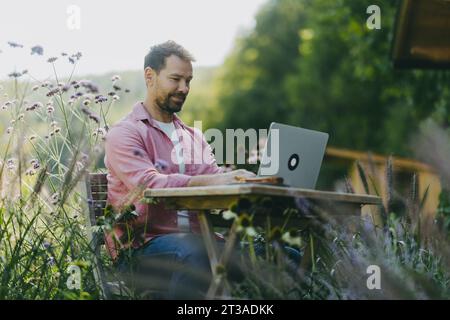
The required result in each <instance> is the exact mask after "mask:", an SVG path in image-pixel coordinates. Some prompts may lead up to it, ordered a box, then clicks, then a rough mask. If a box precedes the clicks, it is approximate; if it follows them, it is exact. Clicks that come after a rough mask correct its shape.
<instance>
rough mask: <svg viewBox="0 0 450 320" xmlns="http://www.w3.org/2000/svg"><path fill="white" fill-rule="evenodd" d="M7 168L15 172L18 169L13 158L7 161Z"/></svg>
mask: <svg viewBox="0 0 450 320" xmlns="http://www.w3.org/2000/svg"><path fill="white" fill-rule="evenodd" d="M6 168H7V169H8V170H14V169H15V168H16V160H15V159H13V158H10V159H8V160H6Z"/></svg>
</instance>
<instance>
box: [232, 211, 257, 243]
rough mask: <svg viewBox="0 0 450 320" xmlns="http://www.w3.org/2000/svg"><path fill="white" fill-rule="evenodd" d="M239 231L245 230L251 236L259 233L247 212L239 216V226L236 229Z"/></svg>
mask: <svg viewBox="0 0 450 320" xmlns="http://www.w3.org/2000/svg"><path fill="white" fill-rule="evenodd" d="M236 230H237V231H238V232H244V233H245V234H246V235H248V236H250V237H254V236H256V235H257V233H256V230H255V228H253V226H252V221H251V219H250V217H249V216H248V215H247V214H245V213H244V214H242V215H240V216H239V218H238V227H237V229H236Z"/></svg>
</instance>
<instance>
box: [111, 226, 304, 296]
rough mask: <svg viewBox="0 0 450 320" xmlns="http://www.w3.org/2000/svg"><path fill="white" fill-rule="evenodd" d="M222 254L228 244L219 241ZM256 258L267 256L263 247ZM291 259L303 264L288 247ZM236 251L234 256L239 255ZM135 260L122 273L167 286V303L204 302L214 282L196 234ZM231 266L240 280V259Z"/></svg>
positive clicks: (171, 237)
mask: <svg viewBox="0 0 450 320" xmlns="http://www.w3.org/2000/svg"><path fill="white" fill-rule="evenodd" d="M217 245H218V251H219V252H222V251H223V248H224V245H225V242H224V241H217ZM236 249H238V248H236ZM255 251H256V254H258V255H263V254H264V253H265V250H264V247H263V246H255ZM285 252H286V254H287V256H288V257H289V258H290V260H291V261H292V262H293V263H296V264H297V265H298V264H299V263H300V259H301V255H300V253H299V252H298V251H297V250H295V249H293V248H289V247H285ZM238 253H239V250H235V253H234V254H238ZM130 258H131V260H130V261H126V260H127V259H122V258H121V259H120V260H119V263H118V269H119V271H120V272H127V271H129V270H130V267H131V269H132V270H133V272H134V273H135V274H136V276H137V277H139V278H140V279H141V281H139V282H140V284H141V285H143V286H145V285H147V284H143V282H145V281H148V280H149V279H151V280H150V282H153V283H148V285H150V286H151V285H152V284H155V282H162V283H166V284H167V288H166V289H167V290H166V294H165V296H163V298H166V299H203V298H204V297H205V294H206V291H207V290H208V287H209V285H210V282H211V267H210V262H209V258H208V254H207V251H206V248H205V245H204V242H203V238H202V236H201V235H197V234H192V233H172V234H166V235H161V236H158V237H155V238H153V239H152V240H150V241H149V242H148V243H147V244H146V245H144V246H143V247H142V248H139V249H136V250H134V251H133V252H132V254H131V256H130ZM229 261H230V263H229V275H230V277H231V278H240V277H242V274H239V273H240V270H239V267H238V266H237V264H233V263H232V262H233V261H239V258H238V257H232V258H231V259H230V260H229Z"/></svg>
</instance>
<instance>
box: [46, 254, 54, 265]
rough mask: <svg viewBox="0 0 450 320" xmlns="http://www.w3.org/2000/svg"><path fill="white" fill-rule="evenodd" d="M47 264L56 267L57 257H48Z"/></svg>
mask: <svg viewBox="0 0 450 320" xmlns="http://www.w3.org/2000/svg"><path fill="white" fill-rule="evenodd" d="M47 264H48V265H49V266H54V265H55V264H56V262H55V257H53V256H50V257H48V259H47Z"/></svg>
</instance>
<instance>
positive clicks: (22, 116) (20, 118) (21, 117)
mask: <svg viewBox="0 0 450 320" xmlns="http://www.w3.org/2000/svg"><path fill="white" fill-rule="evenodd" d="M24 117H25V115H24V114H23V113H21V114H19V116H18V117H17V120H21V121H23V118H24Z"/></svg>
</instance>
